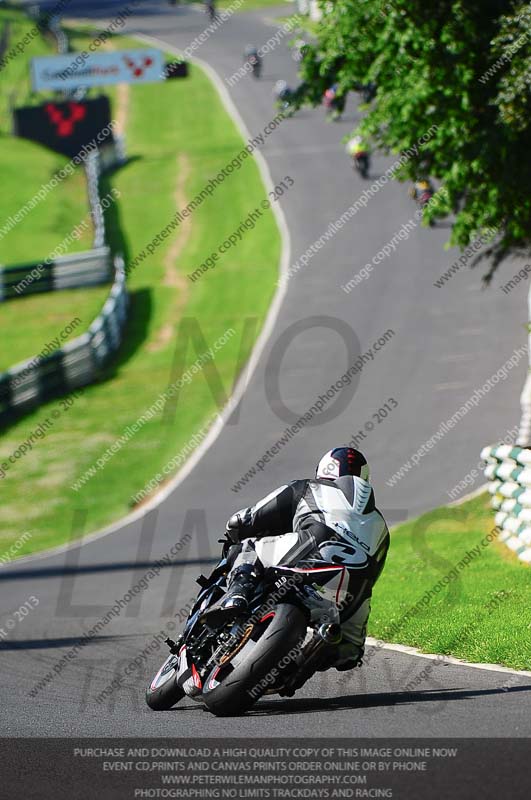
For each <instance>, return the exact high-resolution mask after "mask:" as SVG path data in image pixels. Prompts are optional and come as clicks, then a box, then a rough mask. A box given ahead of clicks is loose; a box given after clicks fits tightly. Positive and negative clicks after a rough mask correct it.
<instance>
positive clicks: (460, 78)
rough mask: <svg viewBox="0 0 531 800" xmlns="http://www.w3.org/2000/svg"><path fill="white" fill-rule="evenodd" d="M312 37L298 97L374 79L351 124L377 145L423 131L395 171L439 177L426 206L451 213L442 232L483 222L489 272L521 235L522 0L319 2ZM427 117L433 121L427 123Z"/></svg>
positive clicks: (527, 49) (403, 143)
mask: <svg viewBox="0 0 531 800" xmlns="http://www.w3.org/2000/svg"><path fill="white" fill-rule="evenodd" d="M322 7H323V11H324V14H323V19H322V21H321V22H320V23H319V24H318V26H317V41H316V42H315V43H314V44H312V45H310V46H309V47H308V48H307V49H306V52H305V57H304V59H303V62H302V67H301V69H302V73H301V75H302V78H303V81H304V83H303V86H304V92H303V94H304V102H307V103H313V104H317V103H319V102H320V101H321V98H322V95H323V92H324V91H325V90H326V88H328V87H329V86H330V85H331V84H332V83H337V84H338V91H339V92H340V93H346V92H349V91H355V90H356V89H359V88H360V86H361V85H366V84H369V83H374V84H376V86H377V92H376V97H375V98H374V100H373V101H372V102H371V103H369V104H367V106H366V111H367V113H366V115H365V117H364V119H363V121H362V123H361V125H360V126H359V129H358V131H357V132H358V133H360V134H361V135H362V136H369V137H371V139H372V141H373V142H374V143H375V145H376V146H378V147H379V148H381V149H382V150H383V151H384V152H386V153H401V152H404V151H406V150H408V148H411V147H412V146H414V145H415V144H416V143H418V142H419V139H421V138H422V137H423V136H424V135H425V134H426V132H427V131H430V134H431V135H430V137H429V140H428V141H426V142H425V143H424V144H423V145H422V146H421V147H419V152H418V154H417V155H414V156H412V157H411V158H409V159H408V162H407V163H406V164H405V165H404V166H403V168H402V169H401V171H400V173H399V174H398V177H399V178H400V179H402V180H406V179H419V178H422V177H425V176H427V175H431V176H432V177H434V178H436V179H438V180H439V181H440V182H441V184H442V185H443V186H444V187H445V188H446V190H447V193H446V201H444V202H439V203H437V204H434V205H433V208H432V210H431V215H432V216H447V215H448V214H452V213H453V214H455V216H454V218H453V230H452V237H451V243H452V244H457V245H459V246H461V247H466V246H467V245H468V244H469V243H471V242H472V241H474V239H475V238H476V237H477V236H478V235H479V234H480V233H481V232H482V231H483V230H485V229H486V228H492V227H493V228H495V229H496V230H497V231H498V235H497V237H496V238H495V240H494V242H493V244H492V245H491V246H490V248H489V250H488V251H487V253H486V254H487V255H489V256H491V257H492V264H491V267H490V269H489V273H488V275H487V276H486V277H487V279H489V278H490V277H491V276H492V274H493V272H494V270H495V269H496V267H497V265H498V264H499V263H500V261H501V260H502V259H503V258H505V257H506V256H507V255H509V254H516V253H529V251H530V245H531V199H530V196H529V187H530V186H531V161H530V159H529V152H530V144H531V141H530V125H531V117H530V113H529V112H530V85H531V66H530V55H531V43H530V38H529V37H530V33H529V32H530V30H531V28H530V22H531V4H524V5H522V4H520V3H518V2H515V1H514V0H439V2H437V3H426V2H424V1H423V0H394V2H392V3H390V2H389V3H385V2H374V0H335V2H334V3H330V2H324V0H323V2H322ZM433 126H436V127H433Z"/></svg>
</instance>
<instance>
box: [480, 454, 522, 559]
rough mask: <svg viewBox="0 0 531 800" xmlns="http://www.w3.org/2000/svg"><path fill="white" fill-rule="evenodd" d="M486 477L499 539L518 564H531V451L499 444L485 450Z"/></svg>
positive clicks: (483, 455)
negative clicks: (512, 553)
mask: <svg viewBox="0 0 531 800" xmlns="http://www.w3.org/2000/svg"><path fill="white" fill-rule="evenodd" d="M481 458H483V459H484V460H485V461H486V462H487V466H486V468H485V476H486V477H487V478H488V480H489V481H490V482H489V484H488V491H489V492H490V494H491V505H492V507H493V508H494V510H495V511H496V516H495V518H494V519H495V522H496V525H497V526H498V527H499V528H501V534H500V537H499V540H500V541H502V542H504V543H505V544H506V545H507V547H509V548H510V549H511V550H512V551H513V552H514V553H516V555H517V556H518V558H519V559H520V560H521V561H524V562H525V563H527V564H530V563H531V449H528V448H524V447H514V446H511V445H499V446H494V447H492V446H491V447H485V448H484V449H483V450H482V451H481Z"/></svg>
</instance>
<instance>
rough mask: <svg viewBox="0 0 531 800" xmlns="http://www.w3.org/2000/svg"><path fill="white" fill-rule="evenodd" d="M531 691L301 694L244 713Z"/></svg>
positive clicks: (518, 688)
mask: <svg viewBox="0 0 531 800" xmlns="http://www.w3.org/2000/svg"><path fill="white" fill-rule="evenodd" d="M510 692H531V684H526V685H525V686H512V687H509V688H505V689H503V688H501V687H500V688H496V689H459V688H455V689H426V690H425V691H423V692H377V693H375V694H366V695H350V696H347V695H344V696H341V697H330V698H309V699H305V698H301V699H300V700H296V699H293V700H277V701H273V702H271V701H267V700H266V701H263V702H261V703H260V704H259V705H258V706H256V707H255V708H254V709H252V710H251V711H249V712H248V714H247V715H248V716H260V715H266V714H268V715H285V714H286V715H287V714H308V713H314V712H316V711H346V710H348V709H349V708H350V709H355V708H379V707H382V706H395V705H407V704H411V703H437V702H447V701H448V700H464V699H466V698H471V697H484V696H488V695H497V694H508V693H510Z"/></svg>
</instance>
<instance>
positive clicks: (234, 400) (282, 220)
mask: <svg viewBox="0 0 531 800" xmlns="http://www.w3.org/2000/svg"><path fill="white" fill-rule="evenodd" d="M129 35H130V34H129ZM133 38H136V39H139V40H141V41H144V42H146V43H147V44H156V45H157V46H158V47H161V48H163V49H164V50H166V51H168V52H172V53H175V55H178V56H181V52H180V51H179V50H178V48H176V47H173V46H172V45H169V44H167V43H166V42H164V41H162V40H161V39H157V38H155V37H152V36H145V35H144V34H135V35H134V37H133ZM189 61H192V62H195V63H196V64H197V65H198V66H199V67H200V68H201V69H202V70H203V71H204V72H206V74H207V76H208V77H209V78H210V80H211V81H212V83H213V84H214V86H215V88H216V89H217V91H218V95H219V97H220V99H221V102H222V104H223V107H224V108H225V111H226V112H227V113H228V115H229V116H230V117H231V118H232V120H233V121H234V122H235V124H236V127H237V128H238V130H239V132H240V134H241V136H242V138H243V139H244V141H246V142H247V141H249V139H251V138H252V137H251V133H250V131H249V129H248V128H247V125H246V124H245V122H244V121H243V119H242V117H241V115H240V112H239V111H238V109H237V108H236V106H235V104H234V102H233V100H232V98H231V96H230V95H229V92H228V90H227V89H226V87H225V86H224V84H223V83H222V81H221V78H220V77H219V75H218V74H217V72H216V71H215V70H214V69H213V68H212V67H211V66H210V64H207V63H206V62H205V61H203V60H202V59H199V58H195V57H193V58H191V59H189ZM253 156H254V158H255V161H256V163H257V165H258V169H259V171H260V175H261V176H262V180H263V182H264V184H265V186H266V189H267V190H268V191H273V189H274V187H275V184H274V182H273V178H272V175H271V172H270V169H269V165H268V164H267V161H266V160H265V158H264V156H263V155H262V153H261V152H260V150H258V149H256V150H254V152H253ZM271 209H272V211H273V214H274V216H275V218H276V221H277V225H278V228H279V231H280V236H281V240H282V251H281V255H280V264H279V272H280V280H278V279H277V281H276V282H275V283H276V286H277V290H276V292H275V294H274V296H273V300H272V301H271V305H270V306H269V309H268V312H267V315H266V318H265V320H264V324H263V327H262V330H261V331H260V334H259V336H258V338H257V340H256V342H255V345H254V347H253V350H252V353H251V355H250V357H249V360H248V362H247V364H246V365H245V367H244V369H243V371H242V374H241V375H240V378H239V379H238V381H237V383H236V386H235V388H234V391H233V393H232V395H231V397H230V398H229V400H228V402H227V405H226V406H225V408H224V409H222V411H221V412H220V414H219V416H218V418H217V419H216V421H215V422H214V424H213V425H212V427H211V428H210V430H209V432H208V433H207V435H206V437H205V438H204V439H203V441H202V442H201V444H199V445H198V447H197V448H196V449H195V450H194V452H193V453H192V455H191V456H190V458H189V459H188V460H187V461H186V463H185V464H184V466H183V467H182V469H180V470H179V472H177V474H176V475H174V477H173V478H172V479H171V480H170V481H169V482H168V483H167V484H166V485H165V486H164V487H163V488H162V489H161V490H160V491H159V492H157V494H156V495H155V496H154V497H153V498H152V499H151V500H148V501H147V502H146V503H145V504H144V505H143V506H142V507H141V508H139V509H138V510H137V511H132V512H131V513H130V514H126V516H125V517H122V518H121V519H119V520H117V521H116V522H113V523H111V524H110V525H107V526H106V527H104V528H102V529H101V530H99V531H95V532H94V533H91V534H88V535H87V536H84V537H83V536H82V537H80V538H79V539H76V540H75V541H73V542H68V543H67V544H62V545H58V546H57V547H52V548H50V549H48V550H42V551H41V552H39V553H32V554H31V555H27V556H22V557H21V558H17V559H15V560H13V561H11V562H9V564H6V565H5V567H4V569H2V570H1V571H2V572H4V571H5V572H7V571H8V570H9V568H10V567H12V566H13V565H15V566H16V565H19V564H24V563H27V562H29V561H37V560H40V559H43V558H49V557H50V556H54V555H58V554H59V553H64V552H66V551H67V550H71V549H74V548H77V547H84V546H85V545H87V544H91V543H92V542H94V541H96V540H97V539H102V538H103V537H104V536H109V535H110V534H112V533H116V532H117V531H120V530H122V529H123V528H125V527H126V526H127V525H130V524H132V523H133V522H137V521H138V520H140V519H142V518H143V517H145V516H146V514H148V513H149V512H150V511H153V510H154V509H155V508H158V507H159V506H160V505H161V504H162V503H163V502H164V501H165V500H167V498H168V497H169V496H170V495H171V494H172V493H173V492H174V491H175V489H177V488H178V486H180V484H181V483H182V482H183V481H184V480H185V478H187V477H188V475H189V474H190V473H191V472H192V470H193V469H194V468H195V467H196V466H197V464H198V463H199V461H200V460H201V459H202V457H203V456H204V454H205V452H206V450H207V449H208V448H209V447H210V446H211V445H212V444H213V443H214V442H215V441H216V439H217V438H218V436H219V435H220V433H221V431H222V430H223V428H224V427H225V424H226V421H227V419H228V418H229V417H230V415H231V414H232V412H233V411H234V409H235V407H236V406H237V405H238V403H239V402H240V400H241V399H242V397H243V395H244V394H245V391H246V389H247V386H248V384H249V382H250V380H251V378H252V376H253V373H254V371H255V369H256V366H257V364H258V362H259V360H260V358H261V356H262V353H263V352H264V350H265V347H266V345H267V343H268V341H269V339H270V337H271V335H272V333H273V330H274V325H275V322H276V321H277V318H278V315H279V312H280V308H281V305H282V302H283V300H284V297H285V295H286V291H287V287H288V280H287V273H288V265H289V262H290V258H291V237H290V232H289V229H288V224H287V221H286V217H285V214H284V211H283V210H282V207H281V205H280V203H278V202H276V203H273V204H272V205H271Z"/></svg>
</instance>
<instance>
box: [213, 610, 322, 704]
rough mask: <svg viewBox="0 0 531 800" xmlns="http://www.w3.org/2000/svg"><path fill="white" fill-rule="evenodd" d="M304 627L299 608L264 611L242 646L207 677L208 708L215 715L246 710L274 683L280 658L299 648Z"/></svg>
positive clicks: (304, 620)
mask: <svg viewBox="0 0 531 800" xmlns="http://www.w3.org/2000/svg"><path fill="white" fill-rule="evenodd" d="M306 627H307V625H306V617H305V616H304V614H303V613H302V611H300V610H299V609H298V608H297V607H296V606H292V605H288V604H287V603H282V604H281V605H278V606H276V607H275V608H274V609H273V610H271V611H269V612H268V613H267V614H265V615H264V617H263V618H262V619H261V620H260V621H259V622H258V623H256V624H255V625H253V631H252V633H251V635H250V637H249V638H248V640H247V641H246V643H245V645H244V646H243V647H242V648H241V649H239V650H237V651H236V652H235V653H234V656H233V657H232V658H231V659H230V660H229V661H227V662H225V663H224V664H223V665H218V666H217V667H215V669H213V670H212V672H211V673H210V674H209V675H208V676H207V677H206V679H205V682H204V685H203V695H202V697H203V701H204V703H205V705H206V706H207V708H208V709H209V711H211V712H212V713H213V714H215V715H216V716H218V717H228V716H235V715H238V714H244V713H245V712H246V711H248V710H249V709H250V708H251V706H253V705H254V703H256V701H257V700H258V699H259V698H260V697H261V696H262V695H263V694H264V693H265V692H266V690H267V689H268V688H269V687H270V686H271V685H272V684H273V683H274V682H275V677H276V676H278V672H279V665H280V663H281V662H282V660H283V659H284V664H287V663H288V662H289V660H291V658H290V656H291V655H292V654H293V655H295V653H296V652H297V651H298V648H299V646H300V644H301V643H302V641H303V639H304V637H305V635H306ZM286 659H287V661H286Z"/></svg>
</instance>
